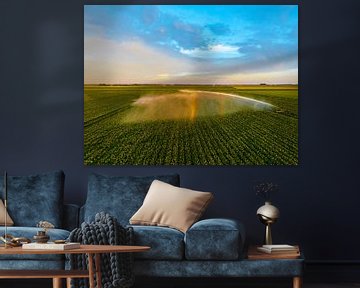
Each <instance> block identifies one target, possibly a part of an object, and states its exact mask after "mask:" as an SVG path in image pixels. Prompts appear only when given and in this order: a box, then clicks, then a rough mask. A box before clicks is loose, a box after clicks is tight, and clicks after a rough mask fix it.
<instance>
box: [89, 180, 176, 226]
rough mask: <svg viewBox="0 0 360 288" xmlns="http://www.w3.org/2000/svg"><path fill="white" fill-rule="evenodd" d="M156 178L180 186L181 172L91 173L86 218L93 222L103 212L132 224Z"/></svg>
mask: <svg viewBox="0 0 360 288" xmlns="http://www.w3.org/2000/svg"><path fill="white" fill-rule="evenodd" d="M155 179H157V180H160V181H163V182H166V183H169V184H172V185H174V186H179V185H180V177H179V175H178V174H172V175H160V176H142V177H136V176H105V175H99V174H95V173H93V174H90V175H89V180H88V192H87V197H86V202H85V205H84V220H85V221H86V222H90V221H93V220H94V217H95V214H96V213H98V212H102V211H103V212H106V213H109V214H110V215H112V216H114V217H116V219H117V220H118V222H119V223H120V224H121V225H124V226H125V225H127V224H129V219H130V218H131V216H132V215H133V214H134V213H135V212H136V211H137V210H138V209H139V208H140V206H141V205H142V203H143V201H144V198H145V196H146V193H147V192H148V190H149V187H150V185H151V183H152V182H153V181H154V180H155Z"/></svg>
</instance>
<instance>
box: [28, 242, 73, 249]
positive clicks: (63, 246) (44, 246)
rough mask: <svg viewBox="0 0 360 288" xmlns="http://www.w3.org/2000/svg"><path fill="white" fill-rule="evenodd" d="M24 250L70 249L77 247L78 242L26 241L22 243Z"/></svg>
mask: <svg viewBox="0 0 360 288" xmlns="http://www.w3.org/2000/svg"><path fill="white" fill-rule="evenodd" d="M22 248H23V249H26V250H71V249H79V248H80V243H61V244H56V243H28V244H23V245H22Z"/></svg>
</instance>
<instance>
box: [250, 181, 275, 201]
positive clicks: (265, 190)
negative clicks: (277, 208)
mask: <svg viewBox="0 0 360 288" xmlns="http://www.w3.org/2000/svg"><path fill="white" fill-rule="evenodd" d="M254 190H255V193H256V195H258V196H260V197H261V198H263V199H264V200H265V201H270V198H271V195H272V193H274V192H276V191H278V190H279V185H278V184H274V183H272V182H258V183H257V184H255V186H254Z"/></svg>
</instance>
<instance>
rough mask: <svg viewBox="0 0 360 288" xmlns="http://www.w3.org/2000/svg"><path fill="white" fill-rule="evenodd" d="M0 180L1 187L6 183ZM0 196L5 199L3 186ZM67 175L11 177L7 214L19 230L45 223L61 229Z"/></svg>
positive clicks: (54, 173) (45, 174)
mask: <svg viewBox="0 0 360 288" xmlns="http://www.w3.org/2000/svg"><path fill="white" fill-rule="evenodd" d="M3 178H4V177H3V176H1V177H0V183H2V182H3ZM0 192H1V193H0V195H4V191H3V185H0ZM63 194H64V173H63V172H62V171H55V172H50V173H44V174H38V175H32V176H8V203H7V204H8V212H9V215H11V218H12V219H13V221H14V223H15V225H16V226H25V227H26V226H27V227H35V226H36V224H37V223H38V222H39V221H42V220H45V221H48V222H50V223H52V224H54V225H55V227H57V228H59V227H62V216H63Z"/></svg>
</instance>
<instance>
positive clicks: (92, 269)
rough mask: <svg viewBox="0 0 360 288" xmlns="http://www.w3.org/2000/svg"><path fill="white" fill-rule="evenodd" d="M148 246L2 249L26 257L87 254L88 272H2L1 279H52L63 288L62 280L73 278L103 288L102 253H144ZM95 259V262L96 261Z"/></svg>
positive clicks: (57, 287) (3, 252)
mask: <svg viewBox="0 0 360 288" xmlns="http://www.w3.org/2000/svg"><path fill="white" fill-rule="evenodd" d="M149 249H150V247H148V246H123V245H118V246H117V245H80V248H78V249H71V250H25V249H22V248H21V247H13V248H6V249H5V248H3V247H2V248H0V254H4V255H9V254H12V255H20V254H21V255H25V254H39V255H40V254H87V256H88V259H89V263H88V270H0V279H31V278H52V279H53V288H60V287H62V286H61V285H62V283H61V281H62V279H64V278H66V279H68V280H67V283H68V284H69V283H70V280H71V279H72V278H89V285H90V288H94V287H95V280H94V276H93V275H94V274H95V276H96V277H95V278H96V284H97V285H96V287H98V288H101V287H102V285H101V257H100V254H102V253H126V252H144V251H147V250H149ZM94 258H95V261H94ZM94 262H95V263H94Z"/></svg>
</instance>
